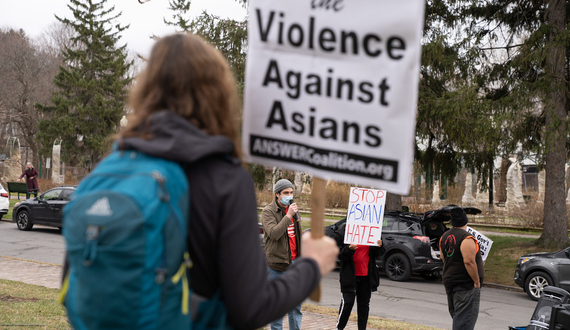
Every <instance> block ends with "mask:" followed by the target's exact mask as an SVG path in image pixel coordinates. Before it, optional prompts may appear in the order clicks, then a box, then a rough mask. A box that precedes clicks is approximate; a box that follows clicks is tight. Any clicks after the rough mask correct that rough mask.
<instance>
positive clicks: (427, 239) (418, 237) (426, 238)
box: [414, 236, 429, 243]
mask: <svg viewBox="0 0 570 330" xmlns="http://www.w3.org/2000/svg"><path fill="white" fill-rule="evenodd" d="M414 239H419V240H420V241H422V242H426V243H429V237H427V236H414Z"/></svg>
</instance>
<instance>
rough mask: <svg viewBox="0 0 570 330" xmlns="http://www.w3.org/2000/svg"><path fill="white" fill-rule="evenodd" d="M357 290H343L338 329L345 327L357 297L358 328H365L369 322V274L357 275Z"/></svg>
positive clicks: (359, 329) (363, 329) (362, 329)
mask: <svg viewBox="0 0 570 330" xmlns="http://www.w3.org/2000/svg"><path fill="white" fill-rule="evenodd" d="M354 281H355V283H354V284H355V286H356V290H355V291H354V292H343V293H342V301H341V302H340V309H339V311H338V320H337V323H336V328H337V329H338V330H342V329H344V327H345V326H346V323H347V322H348V318H349V317H350V312H351V311H352V306H354V299H355V298H356V311H357V313H358V330H365V329H366V323H368V313H369V311H370V296H371V295H372V292H371V291H370V279H369V278H368V276H355V279H354Z"/></svg>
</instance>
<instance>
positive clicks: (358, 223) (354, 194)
mask: <svg viewBox="0 0 570 330" xmlns="http://www.w3.org/2000/svg"><path fill="white" fill-rule="evenodd" d="M385 204H386V191H385V190H376V189H366V188H358V187H351V188H350V198H349V202H348V211H347V214H346V228H345V230H344V243H345V244H357V245H370V246H376V245H378V240H379V239H381V236H382V223H383V222H384V208H385V207H384V206H385Z"/></svg>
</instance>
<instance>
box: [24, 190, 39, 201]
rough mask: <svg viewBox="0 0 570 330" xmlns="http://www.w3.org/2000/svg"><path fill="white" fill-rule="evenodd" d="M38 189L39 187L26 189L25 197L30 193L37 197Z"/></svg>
mask: <svg viewBox="0 0 570 330" xmlns="http://www.w3.org/2000/svg"><path fill="white" fill-rule="evenodd" d="M38 190H39V189H37V188H34V189H28V192H27V193H26V199H29V198H30V195H31V194H34V197H38Z"/></svg>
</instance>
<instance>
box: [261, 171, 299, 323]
mask: <svg viewBox="0 0 570 330" xmlns="http://www.w3.org/2000/svg"><path fill="white" fill-rule="evenodd" d="M273 192H274V193H275V197H274V198H273V201H272V202H271V204H269V205H267V206H266V207H265V208H264V209H263V211H262V212H261V223H262V225H263V231H264V236H265V237H264V242H265V256H266V258H267V268H268V270H267V271H268V273H269V279H274V278H277V277H279V276H281V275H283V274H284V273H285V271H286V270H287V268H289V266H290V265H291V264H292V263H293V262H295V259H296V258H298V257H300V254H301V224H300V223H299V219H297V220H296V219H295V214H297V205H296V204H294V203H291V202H292V201H293V184H292V183H291V181H289V180H287V179H281V180H279V181H277V182H276V183H275V186H274V187H273ZM301 305H302V303H301V304H299V305H297V306H295V307H294V308H293V310H291V311H290V312H289V313H288V317H289V329H290V330H299V329H301V320H302V318H303V314H302V313H301ZM270 325H271V330H281V329H283V319H282V318H280V319H278V320H275V321H273V322H271V323H270Z"/></svg>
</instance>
